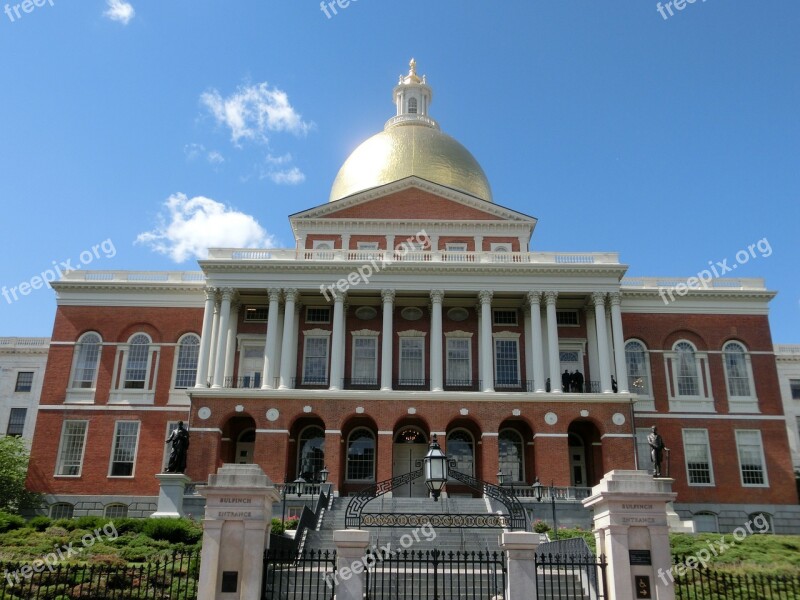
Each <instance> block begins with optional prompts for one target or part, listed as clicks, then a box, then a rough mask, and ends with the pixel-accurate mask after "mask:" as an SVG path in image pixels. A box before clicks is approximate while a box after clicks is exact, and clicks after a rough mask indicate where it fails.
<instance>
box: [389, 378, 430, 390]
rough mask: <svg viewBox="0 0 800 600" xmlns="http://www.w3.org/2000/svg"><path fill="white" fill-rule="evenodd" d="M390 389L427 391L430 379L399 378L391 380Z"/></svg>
mask: <svg viewBox="0 0 800 600" xmlns="http://www.w3.org/2000/svg"><path fill="white" fill-rule="evenodd" d="M392 389H395V390H405V391H420V392H427V391H430V389H431V380H430V379H409V378H407V377H404V378H399V379H395V380H393V381H392Z"/></svg>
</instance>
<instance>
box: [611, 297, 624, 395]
mask: <svg viewBox="0 0 800 600" xmlns="http://www.w3.org/2000/svg"><path fill="white" fill-rule="evenodd" d="M608 300H609V302H610V303H611V330H612V331H613V334H614V361H615V362H616V363H617V386H618V387H619V391H620V393H622V394H627V393H628V391H629V390H628V365H627V364H626V362H625V337H624V333H623V331H622V294H621V293H619V292H612V293H611V294H609V295H608Z"/></svg>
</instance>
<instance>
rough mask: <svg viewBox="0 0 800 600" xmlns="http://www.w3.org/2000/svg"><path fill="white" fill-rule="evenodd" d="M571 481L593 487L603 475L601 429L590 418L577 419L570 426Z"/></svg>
mask: <svg viewBox="0 0 800 600" xmlns="http://www.w3.org/2000/svg"><path fill="white" fill-rule="evenodd" d="M568 432H569V469H570V483H571V484H572V485H573V486H575V487H592V486H595V485H597V484H598V482H599V481H600V478H601V477H602V476H603V447H602V443H601V441H600V431H599V430H598V429H597V426H596V425H595V424H594V423H593V422H591V421H589V420H585V421H584V420H575V421H573V422H572V423H570V426H569V430H568Z"/></svg>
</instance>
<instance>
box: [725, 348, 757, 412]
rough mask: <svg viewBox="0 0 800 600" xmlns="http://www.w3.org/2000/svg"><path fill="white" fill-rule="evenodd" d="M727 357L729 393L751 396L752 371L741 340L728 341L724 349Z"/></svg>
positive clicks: (726, 367) (726, 369) (726, 372)
mask: <svg viewBox="0 0 800 600" xmlns="http://www.w3.org/2000/svg"><path fill="white" fill-rule="evenodd" d="M722 353H723V355H724V357H725V374H726V375H727V378H728V394H730V395H731V396H739V397H746V398H749V397H750V396H751V393H750V373H749V371H748V368H747V352H746V351H745V349H744V346H742V345H741V344H740V343H739V342H728V343H727V344H725V347H724V348H723V350H722Z"/></svg>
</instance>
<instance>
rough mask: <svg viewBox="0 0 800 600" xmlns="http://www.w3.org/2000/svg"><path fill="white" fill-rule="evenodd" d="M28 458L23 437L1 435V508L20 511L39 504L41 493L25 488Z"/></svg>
mask: <svg viewBox="0 0 800 600" xmlns="http://www.w3.org/2000/svg"><path fill="white" fill-rule="evenodd" d="M28 459H29V454H28V449H27V447H26V446H25V442H24V441H23V440H22V439H21V438H18V437H13V436H10V435H6V436H3V437H0V510H4V511H9V512H18V511H19V510H21V509H24V508H36V507H38V506H39V504H40V502H41V497H40V495H39V494H35V493H33V492H29V491H28V490H27V489H25V477H26V476H27V473H28Z"/></svg>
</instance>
